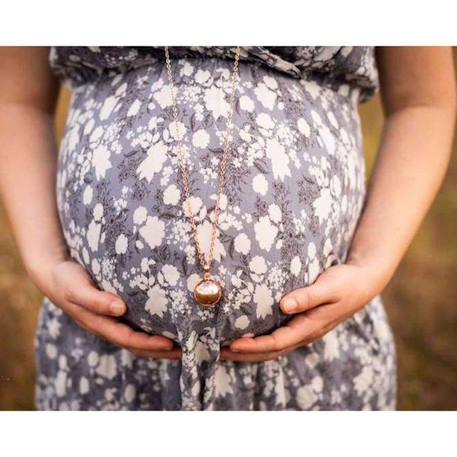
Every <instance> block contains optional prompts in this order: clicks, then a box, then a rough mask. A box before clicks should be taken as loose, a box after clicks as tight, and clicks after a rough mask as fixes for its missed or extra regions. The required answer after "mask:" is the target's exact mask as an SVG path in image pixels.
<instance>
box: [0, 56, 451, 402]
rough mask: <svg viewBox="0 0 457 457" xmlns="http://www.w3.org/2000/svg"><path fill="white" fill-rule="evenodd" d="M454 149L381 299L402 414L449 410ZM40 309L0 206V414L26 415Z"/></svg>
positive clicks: (374, 131)
mask: <svg viewBox="0 0 457 457" xmlns="http://www.w3.org/2000/svg"><path fill="white" fill-rule="evenodd" d="M454 57H457V51H456V50H454ZM68 100H69V96H68V93H66V92H64V91H63V92H62V93H61V96H60V100H59V107H58V112H57V117H56V134H57V139H58V140H59V139H60V138H61V136H62V132H63V126H64V123H65V118H66V113H67V109H68ZM360 112H361V116H362V122H363V133H364V141H365V149H366V156H367V162H368V168H369V169H370V168H371V167H372V164H373V161H374V158H375V155H376V150H377V146H378V142H379V138H380V131H381V127H382V112H381V107H380V103H379V99H378V98H377V97H376V98H375V99H373V100H372V101H370V102H369V103H366V104H364V105H362V106H361V108H360ZM456 149H457V145H456V144H455V143H454V154H453V158H452V161H451V164H450V168H449V171H448V174H447V176H446V179H445V182H444V184H443V187H442V189H441V192H440V194H439V196H438V198H437V200H436V201H435V203H434V205H433V207H432V209H431V211H430V212H429V214H428V216H427V218H426V220H425V222H424V224H423V225H422V227H421V229H420V231H419V233H418V235H417V236H416V239H415V240H414V242H413V244H412V246H411V247H410V249H409V250H408V253H407V255H406V257H405V258H404V260H403V262H402V263H401V265H400V268H399V269H398V271H397V273H396V275H395V277H394V279H393V280H392V282H391V283H390V285H389V286H388V287H387V289H386V290H385V293H384V294H383V297H384V303H385V305H386V308H387V311H388V314H389V317H390V322H391V325H392V327H393V330H394V334H395V338H396V343H397V350H398V364H399V386H398V387H399V392H398V400H399V402H398V408H399V409H402V410H457V306H456V302H457V158H456V154H455V152H456ZM40 301H41V294H40V293H39V291H38V290H37V289H36V288H35V287H34V285H33V284H32V282H31V281H30V280H29V279H28V277H27V275H26V273H25V271H24V268H23V266H22V263H21V261H20V259H19V257H18V253H17V250H16V247H15V244H14V241H13V237H12V234H11V231H10V227H9V225H8V221H7V220H6V217H5V213H4V210H3V208H2V207H1V206H0V410H29V409H33V408H34V405H33V395H34V376H35V371H34V369H35V368H34V349H33V339H34V334H35V325H36V320H37V314H38V311H39V307H40Z"/></svg>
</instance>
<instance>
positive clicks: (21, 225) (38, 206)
mask: <svg viewBox="0 0 457 457" xmlns="http://www.w3.org/2000/svg"><path fill="white" fill-rule="evenodd" d="M57 92H58V83H57V81H56V80H55V78H54V77H53V75H52V73H51V71H50V69H49V65H48V49H46V48H24V47H18V48H0V195H1V196H2V197H3V201H4V204H5V208H6V210H7V213H8V216H9V219H10V221H11V225H12V227H13V232H14V235H15V238H16V241H17V245H18V247H19V251H20V253H21V256H22V259H23V261H24V264H25V267H26V269H27V271H28V272H29V274H30V276H31V278H32V279H33V280H34V282H35V283H36V284H37V286H38V287H39V288H40V289H41V291H42V292H43V293H44V294H45V295H46V296H48V297H49V298H50V299H51V300H52V301H53V302H54V303H55V304H56V305H57V306H60V307H61V308H62V309H63V310H64V311H65V312H66V313H68V314H69V315H70V316H71V317H72V318H73V319H74V320H75V321H76V322H77V323H78V324H79V325H80V326H81V327H83V328H85V329H86V330H88V331H90V332H91V333H94V334H96V335H98V336H100V337H102V338H104V339H106V340H108V341H110V342H112V343H113V344H116V345H118V346H121V347H124V348H126V349H129V350H131V351H132V352H135V353H136V354H137V355H140V356H142V355H144V356H151V357H154V356H158V357H161V358H163V357H170V358H177V357H179V356H180V355H179V351H178V350H176V349H175V350H173V351H170V352H164V351H166V350H168V349H170V348H171V346H172V342H171V341H170V340H168V339H166V338H163V337H161V336H154V337H151V336H148V335H146V334H144V333H140V332H134V331H133V330H132V329H130V328H129V327H127V326H126V325H123V324H121V323H119V322H118V321H116V320H115V319H114V318H113V317H111V316H119V315H121V314H123V313H124V312H125V310H126V308H125V304H124V303H123V302H122V300H120V298H119V297H116V296H115V295H114V294H111V293H108V292H103V291H100V290H98V289H97V288H96V287H95V286H94V284H93V283H92V281H91V279H90V277H89V275H88V274H87V273H86V272H85V270H84V269H83V268H82V267H81V266H80V265H79V264H77V263H76V262H72V261H71V260H70V259H69V258H68V256H67V250H66V246H65V241H64V238H63V235H62V230H61V227H60V224H59V218H58V214H57V205H56V196H55V184H56V182H55V181H56V162H57V153H56V147H55V143H54V132H53V116H54V108H55V103H56V97H57ZM160 351H162V352H160Z"/></svg>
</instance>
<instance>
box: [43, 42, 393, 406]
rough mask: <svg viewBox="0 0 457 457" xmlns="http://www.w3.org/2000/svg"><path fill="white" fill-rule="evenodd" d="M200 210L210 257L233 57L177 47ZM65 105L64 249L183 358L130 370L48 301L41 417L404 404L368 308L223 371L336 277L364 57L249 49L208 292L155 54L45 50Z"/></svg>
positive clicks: (381, 328)
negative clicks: (236, 349)
mask: <svg viewBox="0 0 457 457" xmlns="http://www.w3.org/2000/svg"><path fill="white" fill-rule="evenodd" d="M171 55H172V57H173V59H174V60H173V72H174V77H175V84H176V85H177V90H178V98H177V100H178V106H179V109H180V122H181V124H182V125H181V128H180V130H181V133H182V134H183V142H184V145H185V148H186V154H187V160H188V163H189V166H190V173H191V181H192V184H191V185H192V194H193V195H192V197H191V202H190V203H191V205H192V208H193V209H194V212H195V213H196V214H197V218H198V222H199V225H198V227H199V228H198V230H199V234H200V237H201V239H202V240H203V244H204V245H205V249H208V246H209V239H210V229H211V217H212V214H213V210H214V204H215V197H216V195H215V193H216V184H217V169H218V163H219V160H220V157H221V144H222V138H223V134H224V131H225V127H226V119H227V114H228V111H229V105H228V99H229V95H230V90H231V86H230V71H231V68H232V65H233V55H234V48H230V47H207V48H204V47H203V48H202V47H173V48H171ZM50 64H51V67H52V68H53V70H54V71H55V72H56V74H57V75H58V76H59V77H60V78H61V80H62V81H63V82H64V83H66V84H68V85H69V86H70V87H71V90H72V102H71V109H70V113H69V115H68V119H67V124H66V131H65V136H64V139H63V142H62V145H61V150H60V155H59V167H58V184H57V199H58V209H59V215H60V218H61V222H62V228H63V231H64V235H65V238H66V242H67V244H68V248H69V252H70V254H71V256H72V257H73V258H74V260H75V261H77V262H79V263H80V264H81V265H83V266H84V268H85V269H86V270H87V271H88V272H89V273H90V275H91V276H92V278H93V279H94V281H95V283H96V284H97V285H98V286H99V287H100V288H101V289H103V290H108V291H113V292H115V293H117V294H119V295H120V296H121V297H122V298H123V299H124V300H125V302H126V303H127V304H128V313H127V314H126V316H125V321H126V322H128V323H129V324H131V325H132V326H133V327H134V328H136V329H141V330H143V331H145V332H148V333H151V334H161V335H164V336H166V337H168V338H171V339H172V340H174V341H176V343H177V344H179V345H180V346H181V347H182V351H183V356H182V360H180V361H167V360H152V359H142V358H137V357H135V356H134V355H132V354H131V353H130V352H128V351H127V350H123V349H119V348H117V347H115V346H113V345H111V344H109V343H107V342H105V341H102V340H101V339H99V338H98V337H95V336H93V335H90V334H88V333H86V332H85V331H84V330H82V329H81V328H79V327H78V326H77V325H76V324H75V323H74V322H73V321H72V320H71V319H70V318H69V317H68V316H67V315H66V314H64V313H63V312H62V311H61V310H60V309H59V308H57V307H56V306H55V305H54V304H52V303H51V302H50V301H49V300H47V299H45V300H44V303H43V308H42V311H41V315H40V321H39V325H38V330H37V337H36V347H37V359H38V376H37V388H36V404H37V408H38V409H67V410H68V409H71V410H82V409H84V410H86V409H96V410H105V409H113V410H121V409H124V410H157V409H165V410H201V409H204V410H210V409H213V410H253V409H255V410H257V409H260V410H285V409H289V410H318V409H325V410H338V409H339V410H349V409H351V410H360V409H392V408H394V407H395V390H396V388H395V385H396V382H395V349H394V345H393V340H392V335H391V331H390V328H389V325H388V322H387V320H386V315H385V312H384V308H383V305H382V302H381V300H380V298H379V297H376V298H375V299H374V300H373V301H372V302H371V303H369V305H368V306H367V307H366V308H364V309H363V310H362V311H360V312H358V313H357V314H356V315H355V316H353V317H352V318H350V319H348V320H347V321H346V322H344V323H342V324H341V325H340V326H338V327H337V328H336V329H335V330H333V331H332V332H330V333H329V334H327V335H326V336H325V337H324V338H322V339H321V340H319V341H316V342H315V343H313V344H310V345H308V346H306V347H303V348H301V349H298V350H296V351H294V352H292V353H290V354H288V355H286V356H283V357H280V358H278V359H276V360H273V361H268V362H260V363H236V362H230V361H224V360H220V358H219V351H220V347H221V346H222V345H225V344H227V343H228V342H230V341H232V340H233V339H235V338H238V337H241V336H243V335H260V334H265V333H269V332H271V331H272V330H273V329H275V328H277V327H278V326H280V325H281V324H283V323H285V322H286V320H287V317H286V316H285V315H283V314H282V313H281V312H280V310H279V307H278V302H279V300H280V298H281V297H282V296H283V295H284V294H285V293H287V292H289V291H291V290H293V289H296V288H299V287H304V286H306V285H309V284H311V283H312V282H313V281H314V280H315V279H316V278H317V276H318V275H319V274H320V273H321V272H322V271H323V270H325V269H326V268H328V267H330V266H332V265H335V264H338V263H343V262H344V261H345V257H346V255H347V252H348V248H349V246H350V243H351V238H352V236H353V233H354V230H355V227H356V225H357V222H358V219H359V216H360V213H361V210H362V207H363V203H364V198H365V164H364V157H363V146H362V138H361V130H360V123H359V117H358V111H357V105H358V103H359V102H361V101H364V100H366V99H368V98H369V97H370V96H371V95H372V94H373V93H374V92H375V91H376V89H377V73H376V66H375V59H374V50H373V48H369V47H355V48H351V47H304V46H303V47H302V46H300V47H243V48H242V49H241V57H240V83H239V91H238V94H237V100H236V106H235V112H234V117H233V122H234V126H235V127H234V130H233V142H232V148H231V160H230V166H229V170H228V180H227V186H226V189H225V193H224V195H223V198H222V210H223V211H222V214H221V218H220V227H219V229H220V230H219V238H218V242H217V245H216V256H215V262H214V272H215V273H216V275H217V277H218V279H219V280H220V281H221V282H222V283H223V285H224V296H223V300H222V302H221V303H220V305H219V306H217V307H216V308H214V309H203V308H202V307H200V306H199V305H198V304H196V303H195V302H194V300H193V298H192V291H193V287H194V285H195V283H196V282H197V281H198V279H199V278H200V277H201V271H200V267H199V264H198V262H197V261H196V252H195V246H194V244H193V241H192V238H191V226H190V222H189V219H188V217H187V215H186V213H185V207H186V205H184V201H183V192H182V188H181V181H180V174H179V164H178V160H177V141H176V140H177V138H176V134H175V130H174V128H173V124H172V122H173V121H172V119H173V117H172V111H171V97H170V86H169V84H168V80H167V77H166V71H165V66H164V53H163V48H160V47H107V48H98V47H90V48H84V47H62V48H52V50H51V54H50Z"/></svg>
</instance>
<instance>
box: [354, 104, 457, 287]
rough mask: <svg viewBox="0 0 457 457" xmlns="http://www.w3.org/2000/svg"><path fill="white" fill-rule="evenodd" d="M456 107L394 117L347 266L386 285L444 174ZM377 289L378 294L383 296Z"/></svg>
mask: <svg viewBox="0 0 457 457" xmlns="http://www.w3.org/2000/svg"><path fill="white" fill-rule="evenodd" d="M453 128H454V105H453V103H452V102H450V103H449V104H444V105H441V106H433V105H423V106H420V105H417V106H409V107H405V108H403V109H400V110H398V111H396V112H393V113H391V114H390V115H389V116H388V117H387V119H386V122H385V126H384V130H383V135H382V141H381V146H380V149H379V153H378V158H377V161H376V165H375V169H374V172H373V175H372V178H371V181H370V185H369V189H368V194H367V200H366V204H365V208H364V211H363V214H362V217H361V220H360V223H359V225H358V228H357V230H356V233H355V236H354V239H353V242H352V246H351V249H350V253H349V257H348V262H349V263H356V264H363V265H367V266H370V267H372V268H373V270H374V271H376V274H377V275H379V289H380V290H382V288H383V287H384V286H385V285H386V283H387V282H388V281H389V279H390V277H391V276H392V274H393V272H394V271H395V268H396V267H397V265H398V263H399V262H400V260H401V258H402V256H403V255H404V253H405V251H406V249H407V247H408V246H409V244H410V243H411V241H412V239H413V237H414V235H415V233H416V232H417V230H418V227H419V225H420V223H421V221H422V220H423V218H424V216H425V214H426V212H427V210H428V209H429V207H430V205H431V202H432V201H433V199H434V197H435V195H436V193H437V191H438V189H439V186H440V184H441V182H442V180H443V177H444V175H445V172H446V169H447V165H448V162H449V156H450V150H451V143H452V135H453ZM380 290H379V291H380Z"/></svg>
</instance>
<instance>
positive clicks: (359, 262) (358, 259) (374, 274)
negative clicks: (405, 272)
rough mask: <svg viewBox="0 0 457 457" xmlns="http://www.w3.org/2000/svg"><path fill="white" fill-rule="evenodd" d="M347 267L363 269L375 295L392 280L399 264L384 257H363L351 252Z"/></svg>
mask: <svg viewBox="0 0 457 457" xmlns="http://www.w3.org/2000/svg"><path fill="white" fill-rule="evenodd" d="M346 264H347V265H352V266H355V267H358V268H361V269H362V270H363V271H364V274H365V275H366V279H367V281H368V282H369V284H370V285H371V288H372V289H373V291H374V292H373V293H374V294H378V293H381V292H382V290H383V289H384V288H385V287H386V286H387V284H388V283H389V281H390V280H391V278H392V276H393V274H394V272H395V270H396V267H397V263H396V262H393V261H391V260H390V259H387V258H385V257H383V256H371V255H370V256H368V255H361V254H360V253H358V252H356V251H351V252H350V253H349V255H348V257H347V260H346Z"/></svg>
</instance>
